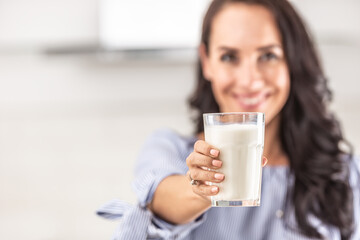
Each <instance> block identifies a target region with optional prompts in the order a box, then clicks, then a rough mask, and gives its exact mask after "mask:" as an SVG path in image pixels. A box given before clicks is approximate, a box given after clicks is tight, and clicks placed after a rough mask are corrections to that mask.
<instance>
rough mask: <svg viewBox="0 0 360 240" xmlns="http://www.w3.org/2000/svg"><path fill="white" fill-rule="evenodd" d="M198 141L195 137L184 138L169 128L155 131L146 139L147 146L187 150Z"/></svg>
mask: <svg viewBox="0 0 360 240" xmlns="http://www.w3.org/2000/svg"><path fill="white" fill-rule="evenodd" d="M195 141H196V139H195V137H194V136H184V135H181V134H179V133H178V132H176V131H174V130H172V129H169V128H160V129H157V130H156V131H154V132H153V133H152V134H150V136H149V137H148V138H147V139H146V141H145V145H152V146H154V145H155V146H162V147H164V146H168V147H171V146H172V147H176V148H180V149H182V150H187V149H188V148H189V146H193V144H194V143H195Z"/></svg>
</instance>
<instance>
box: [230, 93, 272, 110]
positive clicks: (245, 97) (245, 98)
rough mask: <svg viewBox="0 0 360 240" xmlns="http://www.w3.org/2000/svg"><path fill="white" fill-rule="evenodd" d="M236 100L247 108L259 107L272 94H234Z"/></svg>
mask: <svg viewBox="0 0 360 240" xmlns="http://www.w3.org/2000/svg"><path fill="white" fill-rule="evenodd" d="M233 96H234V98H235V100H236V102H237V103H238V104H239V105H240V106H241V107H242V108H243V109H245V110H254V109H259V108H260V107H261V106H262V105H263V104H264V103H265V101H266V99H267V98H268V97H269V96H270V93H269V92H258V93H246V94H233Z"/></svg>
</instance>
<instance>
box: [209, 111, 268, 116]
mask: <svg viewBox="0 0 360 240" xmlns="http://www.w3.org/2000/svg"><path fill="white" fill-rule="evenodd" d="M221 115H265V113H263V112H224V113H221V112H220V113H203V116H204V117H206V116H221Z"/></svg>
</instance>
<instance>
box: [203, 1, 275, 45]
mask: <svg viewBox="0 0 360 240" xmlns="http://www.w3.org/2000/svg"><path fill="white" fill-rule="evenodd" d="M210 43H211V44H215V45H229V46H237V47H240V48H251V47H261V46H264V45H268V44H279V45H281V37H280V33H279V30H278V28H277V25H276V23H275V19H274V17H273V15H272V13H271V12H270V11H269V10H268V9H266V8H265V7H263V6H260V5H250V4H245V3H230V4H227V5H225V6H224V7H223V9H222V10H220V11H219V12H218V13H217V15H216V16H215V17H214V19H213V22H212V26H211V36H210Z"/></svg>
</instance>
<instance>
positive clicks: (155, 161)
mask: <svg viewBox="0 0 360 240" xmlns="http://www.w3.org/2000/svg"><path fill="white" fill-rule="evenodd" d="M188 144H189V142H188V141H185V140H184V138H182V137H181V136H179V135H178V134H176V133H175V132H173V131H171V130H168V129H161V130H158V131H156V132H155V133H154V134H152V135H151V136H150V137H149V138H148V139H147V140H146V142H145V144H144V146H143V148H142V150H141V151H140V155H139V157H138V160H137V163H136V165H135V180H134V182H133V190H134V192H135V194H136V195H137V197H138V200H139V203H140V206H142V207H145V206H146V205H147V204H148V203H150V202H151V200H152V198H153V196H154V192H155V190H156V188H157V186H158V185H159V183H160V182H161V181H162V180H163V179H164V178H165V177H167V176H170V175H177V174H179V175H184V174H186V171H187V170H188V167H187V166H186V157H187V155H188V151H189V150H188V149H189V147H188Z"/></svg>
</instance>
